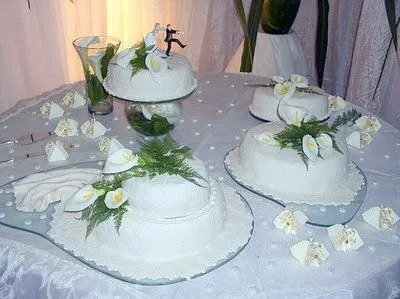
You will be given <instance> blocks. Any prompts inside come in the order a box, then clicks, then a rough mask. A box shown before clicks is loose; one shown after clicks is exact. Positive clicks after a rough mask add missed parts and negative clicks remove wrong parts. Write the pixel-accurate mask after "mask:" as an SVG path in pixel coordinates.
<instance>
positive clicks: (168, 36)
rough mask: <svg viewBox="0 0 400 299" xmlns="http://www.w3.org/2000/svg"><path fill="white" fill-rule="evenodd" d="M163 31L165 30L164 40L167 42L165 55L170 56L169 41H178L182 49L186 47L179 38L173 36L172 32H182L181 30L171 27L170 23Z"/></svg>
mask: <svg viewBox="0 0 400 299" xmlns="http://www.w3.org/2000/svg"><path fill="white" fill-rule="evenodd" d="M165 31H166V36H165V39H164V41H165V42H167V44H168V47H167V51H166V52H165V54H166V55H167V56H170V55H169V52H170V51H171V43H172V42H175V43H178V45H180V46H181V48H182V49H183V48H185V47H186V45H184V44H182V43H181V41H180V40H179V39H177V38H174V34H182V33H183V32H180V31H179V30H174V29H171V24H168V25H167V29H166V30H165Z"/></svg>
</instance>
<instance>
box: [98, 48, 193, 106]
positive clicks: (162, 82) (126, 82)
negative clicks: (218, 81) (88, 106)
mask: <svg viewBox="0 0 400 299" xmlns="http://www.w3.org/2000/svg"><path fill="white" fill-rule="evenodd" d="M118 55H119V54H117V55H115V56H114V57H113V58H112V59H111V61H110V64H109V65H108V72H107V77H106V79H105V80H104V88H105V89H106V90H107V91H108V93H110V94H111V95H114V96H116V97H119V98H123V99H127V100H132V101H143V102H153V101H165V100H171V99H177V98H181V97H183V96H185V95H187V94H189V93H190V92H192V91H193V90H194V89H195V88H196V87H197V80H196V79H195V78H194V76H193V72H192V66H191V64H190V62H189V61H188V60H187V59H186V58H185V57H184V56H182V55H179V54H174V55H173V56H172V57H170V58H166V59H165V60H166V61H167V64H168V70H167V71H166V72H163V73H159V74H157V81H155V80H154V79H153V77H152V75H151V74H150V72H149V71H148V70H141V71H140V72H139V73H138V74H136V75H135V76H133V77H132V67H131V65H129V64H128V65H127V67H125V68H124V67H122V66H121V65H119V64H116V63H115V61H116V60H118Z"/></svg>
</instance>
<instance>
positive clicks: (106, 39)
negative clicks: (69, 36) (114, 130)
mask: <svg viewBox="0 0 400 299" xmlns="http://www.w3.org/2000/svg"><path fill="white" fill-rule="evenodd" d="M72 44H73V46H74V48H75V50H76V52H77V53H78V55H79V58H80V59H81V63H82V67H83V72H84V75H85V84H86V85H85V93H86V97H87V98H88V99H89V101H88V110H89V113H90V114H96V115H106V114H109V113H111V112H112V111H113V100H112V96H110V95H109V94H108V93H107V92H106V91H105V89H104V87H103V80H104V78H105V77H106V76H107V67H108V63H109V62H110V59H111V58H112V57H113V56H114V55H115V54H116V53H117V51H118V48H119V46H120V44H121V41H120V40H119V39H117V38H114V37H110V36H85V37H80V38H77V39H76V40H74V41H73V43H72Z"/></svg>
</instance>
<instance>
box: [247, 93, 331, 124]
mask: <svg viewBox="0 0 400 299" xmlns="http://www.w3.org/2000/svg"><path fill="white" fill-rule="evenodd" d="M287 103H288V104H289V105H293V106H299V107H303V108H305V109H307V110H308V111H309V115H310V116H315V117H316V118H317V119H318V120H324V119H326V118H328V117H329V115H330V110H329V107H328V97H327V96H326V95H322V94H317V93H307V92H301V91H296V92H295V94H294V95H293V96H292V97H291V98H290V99H288V100H287ZM278 104H279V100H278V99H277V98H276V97H275V96H274V89H273V88H271V87H261V86H259V87H257V88H256V89H255V91H254V93H253V101H252V103H251V105H250V107H249V109H250V112H251V113H252V114H253V115H254V116H256V117H259V118H261V119H265V120H269V121H278V120H280V119H279V116H278V111H277V110H278Z"/></svg>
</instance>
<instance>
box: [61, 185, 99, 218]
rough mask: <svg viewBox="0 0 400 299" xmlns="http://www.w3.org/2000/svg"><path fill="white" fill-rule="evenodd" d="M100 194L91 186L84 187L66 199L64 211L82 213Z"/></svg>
mask: <svg viewBox="0 0 400 299" xmlns="http://www.w3.org/2000/svg"><path fill="white" fill-rule="evenodd" d="M100 194H101V193H100V192H99V190H97V189H95V188H93V186H92V185H85V186H83V187H82V188H81V189H79V190H78V191H77V192H75V193H74V194H73V195H72V196H71V197H70V198H69V199H68V201H67V203H66V205H65V208H64V210H65V211H67V212H78V211H82V210H84V209H86V208H87V207H88V206H90V205H91V204H92V203H93V202H94V201H95V200H96V199H97V198H98V197H99V196H100ZM103 194H104V193H103Z"/></svg>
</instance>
